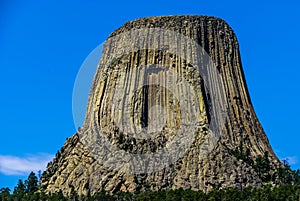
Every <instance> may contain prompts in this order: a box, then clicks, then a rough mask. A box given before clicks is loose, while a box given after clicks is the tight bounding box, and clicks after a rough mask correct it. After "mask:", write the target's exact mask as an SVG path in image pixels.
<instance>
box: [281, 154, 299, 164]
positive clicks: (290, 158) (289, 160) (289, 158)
mask: <svg viewBox="0 0 300 201" xmlns="http://www.w3.org/2000/svg"><path fill="white" fill-rule="evenodd" d="M280 160H281V161H282V162H283V161H284V160H285V161H286V162H287V163H288V164H289V165H296V164H297V163H298V158H297V156H286V157H280Z"/></svg>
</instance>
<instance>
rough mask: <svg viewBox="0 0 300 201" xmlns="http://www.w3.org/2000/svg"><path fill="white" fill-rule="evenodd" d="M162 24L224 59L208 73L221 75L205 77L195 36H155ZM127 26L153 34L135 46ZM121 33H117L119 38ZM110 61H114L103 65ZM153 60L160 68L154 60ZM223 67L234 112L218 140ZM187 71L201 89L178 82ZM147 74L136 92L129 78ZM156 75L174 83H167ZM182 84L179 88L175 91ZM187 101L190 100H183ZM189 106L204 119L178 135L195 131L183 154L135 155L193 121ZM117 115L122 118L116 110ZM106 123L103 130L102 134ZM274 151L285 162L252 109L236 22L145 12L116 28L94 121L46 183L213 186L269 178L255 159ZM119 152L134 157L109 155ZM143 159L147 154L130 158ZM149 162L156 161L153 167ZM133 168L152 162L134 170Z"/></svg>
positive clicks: (97, 87) (88, 189)
mask: <svg viewBox="0 0 300 201" xmlns="http://www.w3.org/2000/svg"><path fill="white" fill-rule="evenodd" d="M155 29H160V31H161V30H169V31H171V33H177V34H180V35H182V36H183V37H186V38H188V40H191V41H193V42H195V43H196V44H197V45H199V46H200V47H203V48H204V50H205V51H206V52H207V54H208V55H209V57H210V59H211V60H212V62H213V66H214V68H215V69H214V70H215V72H216V74H212V73H208V74H207V76H208V77H209V76H211V77H213V79H210V81H209V83H204V80H205V79H204V78H203V77H205V76H203V75H202V74H201V73H197V72H198V71H197V70H199V69H197V66H196V65H194V64H193V63H195V60H197V56H195V55H196V52H197V51H198V50H197V47H194V46H193V45H191V44H193V42H191V43H189V44H190V46H183V45H182V43H181V44H179V43H177V42H174V41H176V40H175V39H174V38H171V36H170V35H168V34H165V33H166V32H164V34H165V35H164V36H163V37H162V36H161V34H160V36H159V37H162V38H163V40H164V41H168V42H167V43H164V42H162V39H161V40H157V41H156V39H155V37H153V36H152V35H153V33H154V31H155ZM135 30H139V31H138V32H134V31H135ZM123 33H129V35H130V34H131V35H132V34H133V33H135V34H138V35H139V36H140V35H143V34H144V36H146V37H142V41H139V42H137V43H136V44H138V45H140V46H142V47H144V48H141V47H139V48H136V47H131V46H130V44H132V42H131V43H130V44H129V45H128V44H127V42H128V41H126V40H127V39H126V37H125V35H122V34H123ZM175 35H176V34H175ZM116 37H117V42H116V41H115V40H113V39H115V38H116ZM172 37H174V34H173V35H172ZM181 42H182V40H181ZM166 44H170V45H166ZM174 44H177V50H178V49H179V50H180V51H183V52H184V56H182V54H181V53H180V52H176V53H174V50H172V51H171V49H172V47H171V46H172V45H174ZM180 45H181V46H180ZM126 46H127V47H128V46H130V47H129V48H128V49H129V50H130V51H129V52H126V51H124V49H122V48H124V47H126ZM178 46H179V48H178ZM198 52H199V51H198ZM107 63H108V64H109V65H104V64H107ZM153 65H155V66H159V68H156V69H154V70H149V69H151V68H152V67H153ZM141 66H144V67H141ZM205 67H207V66H204V68H205ZM166 70H173V71H174V72H175V74H176V76H177V75H178V77H177V78H176V79H175V78H173V77H172V76H170V74H169V75H167V74H166V72H165V71H166ZM133 72H134V73H133ZM149 72H150V73H149ZM180 76H181V77H180ZM170 77H172V78H170ZM217 77H219V79H220V81H221V82H220V83H221V84H222V86H221V88H219V91H218V93H220V94H222V95H221V96H222V97H224V99H223V101H224V103H222V104H223V105H224V106H226V107H225V109H226V110H222V111H223V112H224V111H225V112H226V113H225V116H224V126H223V127H222V128H221V129H220V130H219V131H220V136H219V137H218V136H217V135H216V136H214V138H213V139H215V141H213V140H211V139H210V138H205V136H208V135H209V132H210V131H209V126H211V125H212V124H211V122H212V121H213V116H215V115H214V114H213V112H212V109H211V108H212V105H213V104H212V102H213V99H214V94H213V93H210V92H211V91H209V86H210V85H216V82H217V81H216V80H215V81H214V78H217ZM179 78H182V79H185V80H187V83H186V84H187V85H188V86H191V87H192V88H193V95H194V96H191V97H189V98H188V96H189V95H190V93H189V92H188V89H185V88H183V87H182V88H180V87H178V89H176V86H183V85H180V83H179V84H178V82H179V81H178V79H179ZM157 80H160V82H158V81H157ZM138 83H146V84H144V85H141V86H142V87H136V90H131V91H133V92H130V87H133V86H136V85H138ZM157 83H166V84H165V85H164V87H162V86H160V84H157ZM174 90H177V91H178V92H176V93H174ZM116 94H117V95H116ZM194 97H196V98H194ZM193 98H194V99H193ZM125 99H128V100H129V101H127V102H126V100H125ZM196 99H197V100H196ZM183 100H184V101H183ZM189 100H191V101H189ZM120 105H123V107H119V106H120ZM124 105H127V106H124ZM156 106H161V107H156ZM155 107H156V109H151V108H155ZM180 107H184V108H186V109H185V110H181V109H180ZM161 108H163V109H161ZM223 109H224V108H223ZM184 112H186V113H188V114H190V113H195V117H197V118H195V121H196V123H197V126H196V127H195V130H196V131H195V133H194V135H192V137H191V136H189V138H188V140H187V139H186V138H185V139H183V138H180V139H179V140H178V141H177V142H178V143H179V145H180V143H181V142H186V141H190V142H191V143H190V144H189V146H188V147H187V148H186V150H185V151H184V152H182V155H180V154H179V153H178V154H179V155H178V156H177V157H175V159H176V160H174V161H171V162H169V163H167V164H168V165H166V166H164V167H163V168H159V167H157V166H158V163H159V162H157V161H156V160H154V161H153V160H150V159H149V160H135V161H134V160H131V159H132V158H130V157H129V158H128V157H127V155H128V153H131V154H135V156H136V155H138V154H149V153H150V154H151V153H156V152H158V151H159V150H163V148H164V147H166V146H171V145H172V143H171V142H172V141H173V140H174V139H175V138H176V131H178V130H179V129H180V127H183V125H184V121H183V120H182V119H181V118H182V115H184V114H183V113H184ZM126 115H127V116H128V118H127V116H126ZM223 115H224V114H223ZM115 116H116V119H117V120H116V119H114V118H113V117H115ZM191 117H192V116H191ZM153 125H154V126H153ZM157 125H159V126H160V125H161V126H160V128H161V129H160V130H156V127H157ZM145 128H146V130H145ZM147 129H148V134H151V136H150V137H141V136H135V135H134V134H137V133H138V134H140V135H143V134H144V135H146V134H147ZM99 130H101V132H102V135H103V136H102V137H101V136H100V137H99ZM137 130H138V131H137ZM125 131H126V132H125ZM191 132H192V131H191ZM126 133H133V135H129V134H126ZM203 139H206V141H205V140H204V141H203ZM207 139H208V140H207ZM107 142H109V143H111V144H112V145H113V146H115V147H117V148H118V149H120V150H123V152H115V153H114V154H112V153H110V151H106V152H105V151H103V150H106V149H108V150H109V148H107V145H106V144H107ZM91 143H92V146H90V145H91ZM93 143H94V144H93ZM203 144H205V146H202V145H203ZM176 145H178V144H176ZM95 147H96V148H95ZM175 147H176V146H175ZM265 152H268V158H269V160H270V166H271V169H272V168H273V169H275V167H277V166H278V165H280V162H279V160H278V158H277V157H276V155H275V154H274V152H273V151H272V148H271V147H270V144H269V142H268V139H267V137H266V135H265V133H264V130H263V128H262V127H261V125H260V123H259V121H258V119H257V117H256V115H255V112H254V110H253V107H252V104H251V101H250V98H249V93H248V90H247V86H246V82H245V77H244V73H243V69H242V65H241V59H240V53H239V46H238V42H237V39H236V36H235V34H234V32H233V30H232V29H231V28H230V27H229V25H228V24H227V23H225V22H224V21H223V20H221V19H218V18H214V17H205V16H168V17H150V18H143V19H138V20H135V21H131V22H128V23H126V24H124V25H123V26H122V27H121V28H119V29H117V30H115V31H114V32H113V33H112V34H111V35H110V36H109V38H108V40H107V42H106V44H105V47H104V50H103V54H102V58H101V61H100V64H99V67H98V70H97V72H96V75H95V77H94V81H93V85H92V88H91V92H90V97H89V102H88V107H87V113H86V119H85V123H84V125H83V127H82V128H81V129H80V131H78V133H76V134H75V135H73V136H72V137H70V138H69V139H68V140H67V141H66V143H65V144H64V146H63V147H62V149H61V150H60V151H59V152H58V153H57V155H56V157H55V158H54V160H53V161H52V162H51V163H49V164H48V167H47V170H46V171H45V172H44V174H43V175H42V178H41V185H42V187H43V188H44V189H45V191H46V192H56V191H59V190H62V191H63V192H64V193H65V194H70V193H71V192H72V191H73V190H76V191H77V192H78V193H79V194H87V193H91V194H93V193H95V192H97V191H100V190H102V189H105V190H106V191H109V192H116V191H119V190H121V191H130V192H134V191H143V190H145V189H151V190H159V189H166V188H172V189H176V188H180V187H182V188H184V189H186V188H188V189H193V190H199V189H200V190H205V191H206V190H210V189H211V188H225V187H238V188H241V187H244V186H248V185H253V186H261V185H262V179H261V176H260V175H259V172H257V171H256V170H255V168H254V167H253V164H252V163H251V162H249V161H255V158H257V157H258V156H259V155H262V156H263V155H264V154H265ZM203 153H205V154H203ZM126 154H127V155H126ZM240 155H243V156H244V157H240ZM200 156H201V157H200ZM111 158H114V159H115V160H122V159H124V160H125V159H128V160H127V162H126V160H125V162H124V163H118V162H116V161H111V163H113V164H111V163H110V165H107V164H105V163H106V161H110V159H111ZM139 161H142V162H143V163H141V164H136V165H133V166H132V165H131V166H130V165H129V166H126V165H127V163H128V164H132V163H134V162H137V163H138V162H139ZM114 162H115V163H114ZM145 163H147V164H145ZM149 167H150V168H152V169H151V170H149V169H150V168H149ZM155 167H157V169H155ZM134 168H136V169H138V168H141V169H139V170H143V171H140V172H138V171H134ZM145 168H148V169H147V170H149V171H145Z"/></svg>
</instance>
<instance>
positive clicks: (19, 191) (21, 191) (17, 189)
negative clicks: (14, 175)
mask: <svg viewBox="0 0 300 201" xmlns="http://www.w3.org/2000/svg"><path fill="white" fill-rule="evenodd" d="M25 188H26V187H25V184H24V183H23V181H22V180H21V179H19V181H18V184H17V186H16V187H15V188H14V192H13V193H14V195H17V196H18V197H20V196H21V197H22V196H23V195H24V193H25Z"/></svg>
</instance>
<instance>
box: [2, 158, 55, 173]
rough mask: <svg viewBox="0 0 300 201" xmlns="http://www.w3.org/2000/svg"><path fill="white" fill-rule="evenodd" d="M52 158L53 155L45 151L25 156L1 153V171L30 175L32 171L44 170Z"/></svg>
mask: <svg viewBox="0 0 300 201" xmlns="http://www.w3.org/2000/svg"><path fill="white" fill-rule="evenodd" d="M52 159H53V155H51V154H45V153H42V154H37V155H30V156H25V157H17V156H9V155H0V173H2V174H5V175H28V173H30V172H31V171H34V172H37V171H39V170H42V171H43V170H45V168H46V166H47V164H48V163H49V162H50V161H51V160H52Z"/></svg>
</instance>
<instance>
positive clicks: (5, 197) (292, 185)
mask: <svg viewBox="0 0 300 201" xmlns="http://www.w3.org/2000/svg"><path fill="white" fill-rule="evenodd" d="M266 154H267V153H266ZM266 154H265V156H262V157H258V158H257V159H256V161H255V162H253V166H255V165H256V166H257V168H258V169H256V170H257V171H261V175H267V174H265V173H266V172H267V168H266V167H267V164H268V163H267V161H266V160H267V155H266ZM265 168H266V169H265ZM276 174H277V176H276V177H277V178H279V180H277V182H279V183H278V184H276V183H274V182H271V183H270V182H269V183H268V182H266V183H265V185H264V187H262V188H255V187H246V188H243V189H237V188H228V189H219V190H216V189H214V190H211V191H209V192H208V193H204V192H202V191H193V190H184V189H182V188H181V189H176V190H160V191H147V192H140V193H135V194H132V193H128V192H118V193H115V194H109V193H108V192H105V191H101V192H98V193H96V194H95V195H86V196H79V195H78V194H77V193H76V192H75V191H72V193H71V195H70V196H68V197H65V196H64V195H63V193H62V192H58V193H54V194H50V195H47V194H45V193H43V192H42V191H41V190H40V186H39V185H38V178H37V176H36V175H35V173H34V172H31V173H30V174H29V176H28V178H27V180H25V181H24V182H23V181H22V180H19V181H18V184H17V186H16V187H15V188H14V190H13V192H12V193H11V190H10V189H9V188H1V189H0V201H102V200H103V201H142V200H145V201H147V200H149V201H161V200H167V201H177V200H178V201H188V200H190V201H192V200H199V201H235V200H249V201H250V200H251V201H252V200H261V201H277V200H278V201H281V200H282V201H293V200H295V201H299V200H300V171H299V170H297V171H293V170H291V169H290V166H289V165H288V164H287V163H285V162H284V166H283V167H281V168H278V170H277V172H276ZM266 178H270V177H266Z"/></svg>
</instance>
